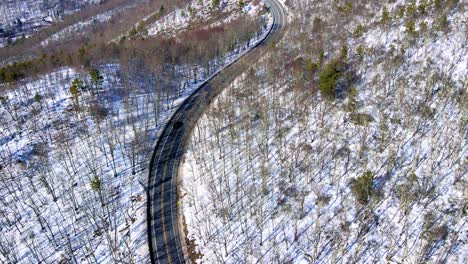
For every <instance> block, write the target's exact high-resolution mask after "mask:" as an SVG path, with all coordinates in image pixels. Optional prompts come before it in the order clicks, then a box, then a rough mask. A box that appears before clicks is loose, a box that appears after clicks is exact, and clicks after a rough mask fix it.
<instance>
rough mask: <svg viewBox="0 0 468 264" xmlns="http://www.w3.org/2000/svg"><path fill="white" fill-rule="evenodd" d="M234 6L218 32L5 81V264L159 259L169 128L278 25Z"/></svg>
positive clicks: (0, 247)
mask: <svg viewBox="0 0 468 264" xmlns="http://www.w3.org/2000/svg"><path fill="white" fill-rule="evenodd" d="M156 11H158V10H156ZM234 13H237V14H236V17H237V20H232V21H226V22H225V23H221V24H219V25H217V26H216V30H213V31H211V28H210V27H208V25H207V27H206V28H204V27H202V28H200V29H197V30H196V31H191V30H189V29H187V30H183V31H180V32H178V34H177V35H175V36H174V37H173V38H169V37H168V38H164V39H159V38H157V37H158V36H155V37H153V38H151V39H149V40H142V39H127V40H126V41H125V44H121V43H119V44H109V45H110V47H116V46H115V45H121V46H118V48H119V49H120V50H121V51H126V52H127V53H125V52H120V53H118V54H119V56H120V57H110V58H109V57H107V58H106V60H103V59H102V60H98V61H97V60H94V61H92V62H91V61H89V62H88V65H86V66H84V65H79V64H78V65H75V66H64V67H57V66H55V67H56V68H53V70H52V71H50V72H45V73H44V72H40V73H38V74H37V75H26V74H25V75H24V76H23V78H22V79H20V80H18V81H9V82H5V83H2V84H1V85H0V262H2V263H4V262H5V263H81V262H86V263H147V262H149V256H148V247H147V243H148V238H147V231H146V227H147V225H146V199H145V197H146V195H145V194H146V187H147V175H148V163H149V160H150V157H151V153H152V151H153V147H154V144H155V142H156V140H157V137H158V133H159V131H160V129H161V127H164V125H165V123H166V121H167V120H166V119H167V117H168V116H170V114H171V113H172V112H173V111H174V110H175V109H176V108H177V106H178V105H180V103H181V102H182V101H183V100H184V99H185V98H186V97H187V96H188V95H189V94H190V92H191V91H193V89H195V88H197V87H198V86H199V85H200V83H201V82H202V81H203V80H205V79H206V78H207V76H210V75H211V74H213V72H216V71H217V70H218V69H220V68H221V67H222V66H223V65H225V64H227V63H229V62H230V61H232V60H233V59H234V58H236V57H237V56H238V55H239V54H240V53H241V52H243V51H245V50H246V49H247V48H248V47H249V46H250V45H252V43H254V41H256V40H257V39H258V37H259V36H261V35H262V34H264V31H265V29H266V28H267V25H268V24H266V23H269V15H268V14H267V13H262V15H260V14H258V13H251V14H247V13H245V12H243V11H242V10H241V9H240V8H239V9H236V10H235V11H234ZM239 20H242V22H243V23H244V25H249V27H248V28H247V29H242V28H234V27H235V26H237V25H239ZM174 26H175V25H174ZM207 35H209V36H214V37H215V41H212V40H211V39H209V38H208V39H207V38H205V36H207ZM124 45H127V46H124ZM163 45H165V46H163ZM184 45H185V46H184ZM189 45H190V46H189ZM198 46H200V47H206V46H209V47H210V48H212V49H213V50H214V51H212V50H211V49H208V48H204V49H199V48H196V47H198ZM129 47H132V48H133V49H131V50H130V51H128V50H129V49H130V48H129ZM105 48H107V46H104V48H103V49H105ZM179 48H180V49H179ZM161 50H164V52H161ZM180 50H183V52H184V53H182V52H181V51H180ZM173 51H174V52H173ZM175 51H177V52H175ZM172 52H173V53H172ZM155 54H157V55H155ZM61 56H63V57H64V55H63V54H62V55H61ZM194 58H195V59H194ZM51 67H54V65H51Z"/></svg>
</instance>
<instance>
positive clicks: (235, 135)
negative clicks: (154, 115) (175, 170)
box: [181, 0, 468, 263]
mask: <svg viewBox="0 0 468 264" xmlns="http://www.w3.org/2000/svg"><path fill="white" fill-rule="evenodd" d="M286 2H289V6H288V10H289V12H290V17H291V18H292V20H293V21H292V23H291V24H292V25H291V26H290V29H289V33H288V34H287V36H286V37H285V39H284V40H283V41H282V43H280V44H279V45H278V46H279V47H278V48H277V50H276V51H275V52H272V53H271V54H269V55H268V56H267V57H266V58H264V59H263V60H262V61H260V62H258V63H257V64H255V65H253V66H252V69H251V70H249V71H247V72H246V73H245V74H244V75H243V76H241V77H239V78H238V79H237V80H236V81H235V82H234V83H233V84H232V85H230V86H229V87H228V88H227V89H226V90H225V91H224V92H223V93H222V94H221V95H220V96H219V98H217V100H216V101H215V102H214V104H213V105H212V107H210V109H208V110H207V112H206V113H205V115H204V116H203V117H202V118H201V120H200V121H199V123H198V125H197V126H196V127H195V129H194V131H193V135H192V140H191V143H190V147H189V150H188V152H187V153H186V155H185V162H184V164H183V166H182V168H181V180H182V185H183V187H182V191H183V193H182V196H183V198H182V209H181V211H182V212H183V213H184V219H185V224H186V225H187V231H188V238H189V239H190V240H192V242H193V243H194V244H196V249H197V250H198V252H199V253H200V254H201V258H200V262H203V263H467V262H468V254H467V252H468V246H467V245H468V232H467V231H468V227H467V217H466V213H467V202H468V193H467V190H468V185H467V184H468V179H467V170H466V161H467V159H468V144H467V143H468V142H467V131H468V127H467V123H466V121H467V120H466V116H467V90H468V86H467V85H468V84H467V79H466V77H467V76H468V50H467V46H468V37H467V26H466V17H467V11H466V3H461V2H460V3H458V4H457V3H456V2H454V1H450V3H445V5H444V6H443V7H441V9H443V11H442V12H438V11H437V10H435V6H434V5H435V3H434V2H431V3H432V4H430V5H429V6H426V7H425V8H418V7H417V6H419V5H421V4H424V3H428V1H425V2H423V1H416V4H417V6H416V7H417V10H419V11H417V12H421V13H422V15H420V16H419V15H418V16H414V17H413V16H412V17H410V18H407V17H398V15H396V12H397V10H398V9H400V6H401V5H403V4H406V5H407V6H406V8H407V9H406V10H409V9H410V8H411V7H410V8H408V6H409V5H411V4H410V1H382V2H381V3H380V2H379V3H377V2H375V3H368V4H363V6H360V5H359V3H355V2H352V3H353V4H355V5H356V6H354V7H353V6H351V7H349V6H346V5H345V4H346V2H345V1H333V2H334V3H335V4H333V3H331V2H332V1H329V2H327V3H324V2H323V1H313V0H310V1H307V0H291V1H286ZM383 6H386V7H387V8H388V10H389V11H390V17H391V22H390V23H389V24H387V25H382V23H380V22H379V21H381V14H382V9H383ZM421 10H423V11H421ZM291 12H294V13H293V14H291ZM408 12H409V11H408ZM337 13H338V14H337ZM443 13H446V14H447V21H448V25H447V27H446V28H443V27H440V26H439V23H441V21H442V20H443V19H441V17H442V16H443V15H442V14H443ZM325 14H326V16H325ZM314 16H315V17H321V19H322V21H324V22H323V23H322V25H321V27H322V30H316V28H319V27H320V26H313V25H312V23H313V22H312V21H313V20H314V19H313V18H314ZM405 16H406V15H405ZM410 20H414V21H415V24H416V33H411V34H410V33H408V32H407V26H406V25H407V24H406V23H407V22H408V21H410ZM422 21H425V23H426V24H427V25H426V26H428V27H429V30H426V31H424V30H423V29H422V28H421V26H422V27H424V26H423V24H420V23H421V22H422ZM360 23H362V24H363V25H365V30H364V32H363V33H362V34H361V35H359V34H355V33H354V30H355V29H356V27H357V25H358V24H360ZM318 24H319V23H318ZM313 28H314V31H316V32H312V29H313ZM333 28H335V30H336V31H334V34H335V35H333V32H332V30H333ZM317 32H318V33H317ZM304 35H307V36H309V37H310V39H309V40H308V39H306V38H305V37H304ZM320 40H322V42H320ZM344 43H345V44H346V45H347V46H348V55H347V57H348V59H347V60H348V61H349V65H350V66H348V73H349V74H350V75H349V76H350V77H349V78H350V79H352V82H351V83H352V87H350V89H349V90H350V91H349V92H348V96H347V98H346V99H336V100H334V101H329V100H324V99H323V98H322V96H321V95H320V93H318V92H317V85H316V84H314V80H315V82H316V81H318V80H317V79H318V78H317V77H315V79H314V80H312V81H311V80H310V77H308V76H307V74H309V75H311V76H313V72H309V71H308V70H304V71H302V69H303V68H307V65H300V66H299V67H296V68H295V67H289V68H288V66H287V65H288V62H290V61H305V62H307V61H308V59H309V58H310V59H311V60H312V61H314V60H316V59H317V58H319V55H318V54H319V52H318V51H316V50H314V48H315V47H324V48H323V49H324V50H323V51H324V57H325V60H331V59H332V58H334V57H335V56H339V53H340V47H341V46H342V45H343V44H344ZM361 45H362V46H361ZM360 46H361V48H359V47H360ZM311 50H312V51H315V53H314V52H311ZM359 50H360V51H359ZM286 54H291V55H290V56H289V57H288V56H286ZM298 58H306V59H303V60H298ZM297 68H300V69H301V70H297ZM303 74H305V76H304V75H303ZM353 76H355V77H354V78H353ZM347 78H348V77H347ZM365 175H370V176H371V177H370V181H367V184H368V185H365V184H364V186H366V187H362V188H360V189H359V186H362V185H359V183H360V182H361V183H362V182H365V180H363V179H364V178H365V177H363V176H365ZM358 179H359V180H358ZM358 190H361V191H360V192H359V191H358Z"/></svg>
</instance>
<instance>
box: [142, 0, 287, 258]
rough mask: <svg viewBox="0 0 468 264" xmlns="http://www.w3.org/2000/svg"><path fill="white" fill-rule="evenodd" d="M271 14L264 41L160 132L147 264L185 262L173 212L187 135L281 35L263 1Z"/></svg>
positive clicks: (276, 8)
mask: <svg viewBox="0 0 468 264" xmlns="http://www.w3.org/2000/svg"><path fill="white" fill-rule="evenodd" d="M265 1H266V3H267V5H268V6H269V7H270V10H271V12H272V13H273V18H274V22H273V26H272V28H271V31H270V32H269V34H268V35H267V36H266V38H265V39H264V40H263V41H261V42H260V43H258V44H257V45H256V46H254V47H253V48H252V49H251V50H250V51H249V52H248V53H246V54H244V56H242V57H241V58H239V59H237V60H236V61H234V62H233V63H231V64H229V65H228V66H226V67H224V68H223V69H222V71H220V72H219V73H218V74H216V75H215V76H212V78H211V79H209V80H207V81H206V82H205V83H204V84H203V85H201V86H200V87H199V88H198V89H197V90H196V91H194V92H193V94H192V95H191V96H189V97H188V98H187V99H186V100H185V101H184V102H183V103H182V104H181V105H180V106H179V109H177V111H176V112H175V114H174V115H173V116H172V118H171V120H170V121H169V122H168V123H167V125H166V126H165V128H164V130H163V131H162V133H161V135H160V137H159V140H158V142H157V145H156V147H155V150H154V153H153V156H152V158H151V161H150V170H149V178H148V194H147V195H148V208H147V214H148V215H147V219H148V220H147V221H148V243H149V250H150V258H151V263H154V264H155V263H158V264H159V263H185V262H186V260H185V259H184V251H183V250H182V244H181V241H180V239H184V236H181V235H180V234H179V228H178V215H177V214H178V211H177V206H178V205H177V201H178V199H179V198H178V195H177V185H178V179H177V174H178V168H179V164H180V161H181V157H182V154H183V153H184V151H185V149H186V145H187V142H188V140H189V137H190V132H191V130H192V128H193V126H194V125H195V123H196V122H197V120H198V119H199V118H200V116H201V115H202V114H203V112H204V110H205V109H206V108H207V107H208V106H209V104H210V102H211V101H212V100H213V99H214V98H215V97H216V96H217V95H218V94H219V93H220V92H221V90H222V89H223V88H224V87H226V86H227V85H228V84H229V83H231V82H232V81H233V80H234V78H235V77H237V76H238V75H239V74H241V73H242V72H243V71H244V70H245V69H246V67H248V64H250V62H251V61H256V59H257V61H258V59H259V58H260V56H261V54H262V53H263V52H264V51H265V50H266V48H267V46H268V44H269V43H274V42H276V41H278V40H279V39H280V38H281V37H282V35H283V29H284V27H285V24H286V16H285V13H284V10H283V7H282V6H281V4H280V3H278V1H277V0H265Z"/></svg>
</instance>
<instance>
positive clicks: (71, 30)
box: [41, 4, 136, 46]
mask: <svg viewBox="0 0 468 264" xmlns="http://www.w3.org/2000/svg"><path fill="white" fill-rule="evenodd" d="M135 6H136V4H130V5H126V6H123V7H120V8H117V9H113V10H110V11H107V12H104V13H102V14H98V15H95V16H93V17H91V18H89V19H87V20H85V21H80V22H78V23H76V24H73V25H71V26H68V27H66V28H64V29H62V30H60V31H58V32H57V33H55V34H53V35H52V36H50V37H49V38H47V39H45V40H43V41H42V42H41V46H47V45H50V44H51V43H53V42H54V41H59V40H63V39H66V38H67V37H71V36H76V35H84V34H86V30H87V29H89V28H90V27H92V26H96V25H97V24H101V23H105V22H107V21H109V20H110V19H111V18H112V17H114V16H117V15H119V14H121V13H123V12H125V11H126V10H128V9H130V8H133V7H135Z"/></svg>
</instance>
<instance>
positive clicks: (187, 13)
mask: <svg viewBox="0 0 468 264" xmlns="http://www.w3.org/2000/svg"><path fill="white" fill-rule="evenodd" d="M253 2H255V1H252V0H245V1H244V6H243V7H240V6H239V1H238V0H221V1H220V4H219V6H218V7H213V4H212V3H213V2H212V1H197V0H194V1H193V2H192V3H191V4H190V5H188V6H186V7H184V8H182V9H176V10H174V11H172V12H170V13H169V14H167V15H165V16H164V17H163V18H161V19H159V20H157V21H155V22H153V23H151V24H150V25H148V27H147V30H148V35H149V36H155V35H158V34H165V35H174V34H176V33H177V32H178V31H181V30H185V29H187V28H189V27H193V26H197V25H198V24H203V25H204V26H206V23H207V21H212V23H213V25H211V26H216V25H217V24H221V23H227V22H229V21H230V20H232V19H234V18H236V17H238V16H239V12H235V11H236V10H239V9H241V8H242V11H243V12H244V13H248V14H252V15H255V14H257V13H258V12H259V11H261V6H262V5H260V4H256V5H254V4H253ZM174 25H175V26H174Z"/></svg>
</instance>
